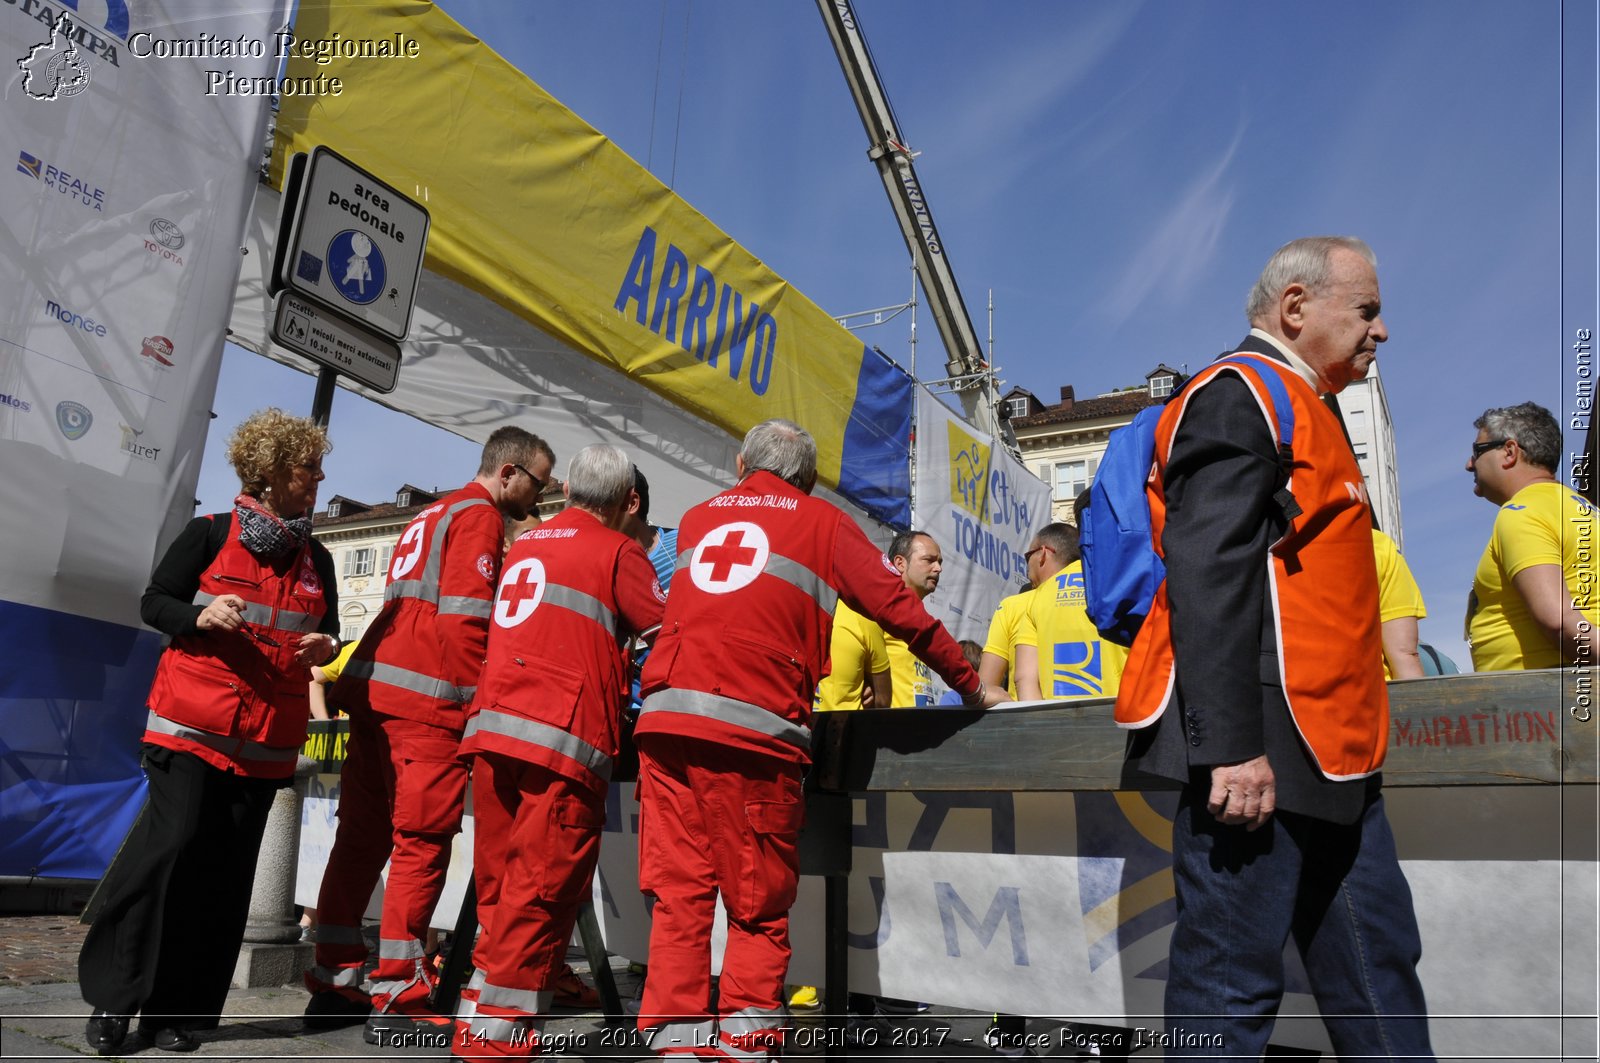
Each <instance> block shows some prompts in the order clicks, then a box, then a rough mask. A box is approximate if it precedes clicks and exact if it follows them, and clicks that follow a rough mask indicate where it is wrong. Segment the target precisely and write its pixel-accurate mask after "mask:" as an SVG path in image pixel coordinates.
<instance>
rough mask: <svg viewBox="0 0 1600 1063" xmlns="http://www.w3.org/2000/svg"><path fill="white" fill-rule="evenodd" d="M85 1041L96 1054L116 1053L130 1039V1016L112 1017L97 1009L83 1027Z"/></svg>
mask: <svg viewBox="0 0 1600 1063" xmlns="http://www.w3.org/2000/svg"><path fill="white" fill-rule="evenodd" d="M83 1039H84V1040H85V1041H87V1042H88V1043H89V1047H90V1048H92V1049H94V1050H95V1051H96V1052H114V1051H116V1050H117V1049H118V1048H121V1047H122V1042H123V1041H126V1040H127V1039H128V1016H126V1015H111V1014H108V1013H107V1012H104V1011H102V1010H100V1009H99V1008H96V1009H95V1010H94V1014H93V1015H90V1016H89V1021H88V1022H86V1023H84V1026H83Z"/></svg>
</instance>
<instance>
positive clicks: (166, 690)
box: [144, 522, 327, 778]
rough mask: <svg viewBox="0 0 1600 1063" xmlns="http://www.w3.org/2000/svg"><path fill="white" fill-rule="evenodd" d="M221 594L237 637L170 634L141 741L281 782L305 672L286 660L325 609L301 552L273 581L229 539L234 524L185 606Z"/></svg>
mask: <svg viewBox="0 0 1600 1063" xmlns="http://www.w3.org/2000/svg"><path fill="white" fill-rule="evenodd" d="M230 594H231V595H235V596H237V597H239V598H242V599H243V600H244V603H245V608H244V612H243V613H242V614H241V619H242V620H243V621H244V624H243V627H242V628H241V630H239V631H202V632H199V633H197V634H194V635H179V636H177V637H175V638H174V639H173V640H172V644H171V645H170V646H169V647H168V648H167V650H166V652H165V653H163V654H162V655H161V660H160V662H159V663H158V664H157V666H156V675H155V680H154V682H153V683H152V684H151V687H150V699H149V707H150V716H149V720H148V723H147V730H146V731H145V736H144V740H145V741H146V742H150V743H153V744H155V745H160V746H166V747H168V748H171V749H179V750H183V751H185V752H190V753H193V754H195V755H196V756H198V757H200V758H201V759H203V760H205V761H206V762H207V763H208V764H211V765H213V766H215V767H217V768H220V769H222V770H232V771H236V772H238V773H239V774H241V775H250V776H255V777H260V778H284V777H287V776H289V775H292V774H294V767H295V762H296V758H297V756H298V753H299V749H300V746H301V745H302V744H304V742H305V737H306V720H307V719H309V717H310V709H309V706H308V703H307V698H306V688H307V685H308V684H309V683H310V681H311V671H310V669H309V668H307V667H306V666H305V665H302V664H298V663H296V662H295V660H294V654H295V651H296V649H297V648H298V645H299V641H300V636H301V635H304V634H306V633H308V632H312V631H315V630H317V628H318V626H320V624H321V622H322V618H323V616H324V615H326V611H327V600H326V598H325V597H324V591H323V587H322V581H321V578H320V577H319V576H318V575H317V571H316V567H315V565H314V563H313V561H312V556H311V547H310V545H309V544H308V545H307V546H306V547H304V548H302V549H301V551H300V552H299V554H298V555H297V556H296V557H295V558H294V559H293V560H292V561H291V562H290V564H288V565H287V566H286V567H285V570H284V574H283V575H278V574H277V573H276V572H274V570H273V568H272V566H271V565H269V564H267V563H264V562H263V561H261V560H260V559H258V558H257V557H256V556H255V555H253V554H251V553H250V551H248V550H246V549H245V548H244V546H243V545H242V544H241V543H240V542H239V530H238V525H237V522H235V524H234V526H233V527H232V528H231V529H230V530H229V532H228V536H227V539H226V540H225V541H224V543H223V545H222V548H221V549H220V550H218V551H217V556H216V557H215V558H213V559H212V561H211V564H210V565H209V566H207V568H206V570H205V571H204V572H203V573H201V575H200V587H199V590H198V591H197V593H196V594H195V598H194V600H195V603H196V604H198V605H204V604H207V603H209V602H211V601H213V600H215V599H217V598H219V597H222V596H223V595H230Z"/></svg>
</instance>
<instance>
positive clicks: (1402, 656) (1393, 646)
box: [1372, 528, 1428, 679]
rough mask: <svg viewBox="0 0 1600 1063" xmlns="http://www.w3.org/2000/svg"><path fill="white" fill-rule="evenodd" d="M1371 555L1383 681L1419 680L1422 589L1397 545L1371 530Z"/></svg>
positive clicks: (1421, 673)
mask: <svg viewBox="0 0 1600 1063" xmlns="http://www.w3.org/2000/svg"><path fill="white" fill-rule="evenodd" d="M1372 554H1373V558H1374V560H1376V561H1377V563H1378V620H1379V621H1380V622H1381V623H1382V624H1383V627H1382V629H1381V630H1382V636H1383V678H1384V679H1420V678H1422V675H1423V670H1422V655H1421V654H1420V653H1419V652H1418V651H1417V621H1418V620H1421V619H1422V618H1423V617H1425V616H1427V615H1428V610H1427V607H1426V606H1424V605H1423V604H1422V590H1421V589H1420V588H1419V587H1418V586H1417V581H1416V578H1415V577H1414V576H1412V575H1411V569H1410V567H1409V566H1407V565H1406V559H1405V558H1404V557H1401V556H1400V546H1399V544H1398V543H1396V542H1395V541H1394V540H1393V539H1391V538H1390V537H1389V536H1388V535H1385V534H1384V533H1383V532H1381V531H1379V530H1378V529H1377V528H1373V529H1372Z"/></svg>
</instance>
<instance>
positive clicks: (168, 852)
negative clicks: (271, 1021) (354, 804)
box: [78, 744, 289, 1030]
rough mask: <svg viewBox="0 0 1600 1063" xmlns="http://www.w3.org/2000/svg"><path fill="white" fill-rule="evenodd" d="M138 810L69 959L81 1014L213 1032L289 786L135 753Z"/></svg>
mask: <svg viewBox="0 0 1600 1063" xmlns="http://www.w3.org/2000/svg"><path fill="white" fill-rule="evenodd" d="M144 771H145V776H146V777H147V778H148V779H149V781H150V788H149V796H148V798H147V799H146V803H145V807H144V811H143V812H142V813H141V814H140V816H139V819H138V820H137V822H135V823H134V825H133V830H132V831H131V832H129V834H128V839H127V841H125V842H124V843H123V846H122V851H121V852H119V853H118V854H117V858H116V859H115V860H114V861H112V865H111V867H110V869H109V870H107V872H106V883H105V889H106V902H105V905H104V906H103V907H102V908H101V910H100V914H99V916H98V917H97V918H96V919H95V921H94V924H93V925H92V926H91V927H90V928H89V934H88V936H87V937H86V938H84V942H83V950H82V951H81V952H80V953H79V954H78V983H79V986H80V988H81V989H82V990H83V999H84V1000H85V1001H86V1002H87V1003H88V1004H90V1005H91V1006H93V1007H95V1008H99V1009H103V1010H105V1011H108V1012H111V1013H112V1014H117V1015H134V1014H138V1013H140V1012H142V1013H143V1014H144V1016H145V1020H146V1022H148V1023H149V1024H150V1025H152V1026H178V1027H182V1028H185V1029H197V1030H209V1029H215V1028H216V1025H217V1020H218V1018H219V1017H220V1016H221V1014H222V1006H223V1002H224V1001H225V1000H226V999H227V996H228V986H229V984H230V983H231V982H232V980H233V969H234V964H235V962H236V961H237V959H238V956H239V945H240V943H241V942H242V941H243V940H244V927H245V920H246V918H247V917H248V915H249V911H250V888H251V885H252V883H253V882H254V879H255V867H256V854H257V853H258V851H259V850H260V848H261V834H262V832H263V831H264V830H265V829H266V825H267V813H268V811H270V810H271V808H272V799H273V795H274V794H275V793H276V792H277V791H278V790H279V789H281V788H282V787H284V786H285V785H287V784H288V782H289V780H287V779H248V778H244V777H243V776H239V775H234V774H232V773H229V772H224V771H218V770H217V769H216V768H213V767H211V766H210V765H209V764H207V763H206V762H205V761H203V760H201V759H200V758H199V757H196V756H194V755H193V754H190V753H179V752H176V751H174V750H170V749H166V748H163V747H160V746H152V745H148V744H147V745H146V746H145V747H144Z"/></svg>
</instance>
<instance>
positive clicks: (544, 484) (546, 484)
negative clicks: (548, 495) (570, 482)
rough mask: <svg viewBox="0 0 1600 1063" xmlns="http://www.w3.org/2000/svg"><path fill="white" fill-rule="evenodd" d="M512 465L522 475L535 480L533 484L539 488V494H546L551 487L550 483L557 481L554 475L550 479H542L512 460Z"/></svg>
mask: <svg viewBox="0 0 1600 1063" xmlns="http://www.w3.org/2000/svg"><path fill="white" fill-rule="evenodd" d="M511 467H512V468H513V469H515V470H517V471H518V472H520V473H521V474H522V475H524V476H526V477H527V478H528V479H530V480H532V481H533V486H534V487H536V488H538V491H537V493H538V494H541V495H542V494H544V493H545V492H546V491H547V490H549V489H550V485H551V484H553V483H555V478H554V477H551V478H550V479H548V480H541V479H539V478H538V477H537V476H535V475H534V474H533V473H531V472H529V471H528V470H527V469H525V468H523V467H522V466H521V465H518V464H517V463H516V462H512V463H511Z"/></svg>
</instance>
